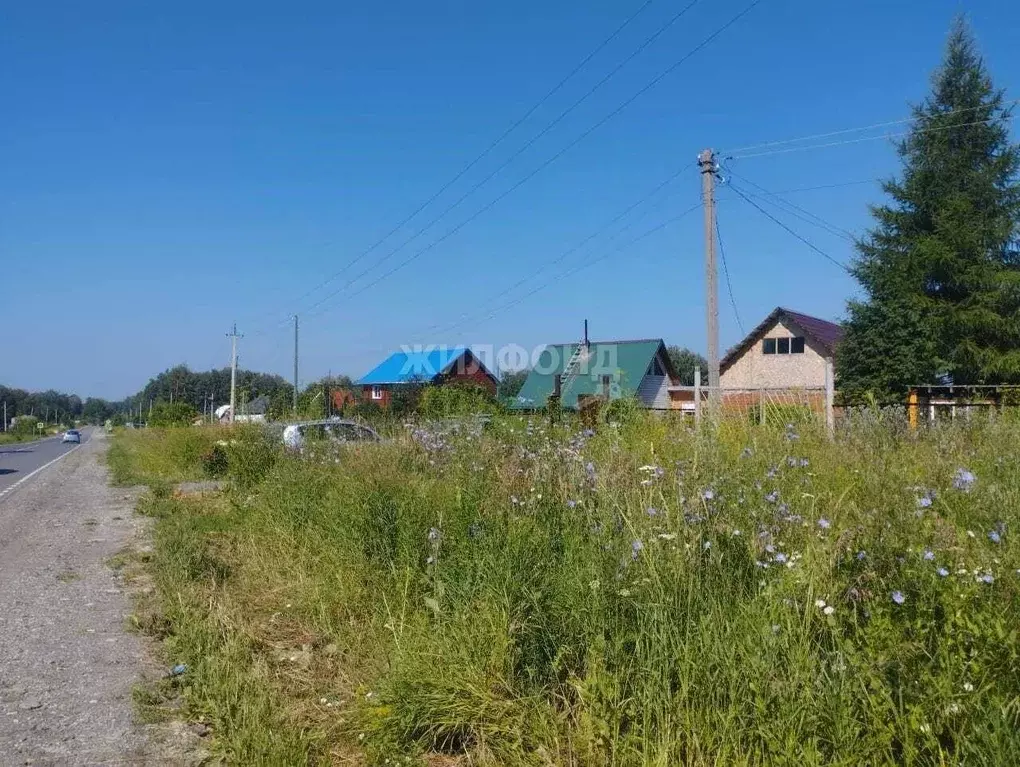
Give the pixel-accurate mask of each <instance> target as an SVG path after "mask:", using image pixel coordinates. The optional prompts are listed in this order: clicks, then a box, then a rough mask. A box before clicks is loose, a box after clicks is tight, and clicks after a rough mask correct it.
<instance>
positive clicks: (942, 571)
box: [935, 567, 949, 578]
mask: <svg viewBox="0 0 1020 767" xmlns="http://www.w3.org/2000/svg"><path fill="white" fill-rule="evenodd" d="M935 572H936V573H937V574H938V576H939V577H940V578H945V577H946V576H948V575H949V571H948V570H947V569H946V568H944V567H940V568H939V569H938V570H936V571H935Z"/></svg>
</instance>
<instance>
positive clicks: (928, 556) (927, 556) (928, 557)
mask: <svg viewBox="0 0 1020 767" xmlns="http://www.w3.org/2000/svg"><path fill="white" fill-rule="evenodd" d="M933 559H935V552H934V551H932V550H931V549H925V550H924V561H925V562H931V561H932V560H933Z"/></svg>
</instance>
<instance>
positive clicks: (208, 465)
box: [202, 442, 228, 478]
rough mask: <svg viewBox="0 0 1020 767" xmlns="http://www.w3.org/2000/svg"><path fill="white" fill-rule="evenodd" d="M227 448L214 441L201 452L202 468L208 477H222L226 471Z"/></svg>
mask: <svg viewBox="0 0 1020 767" xmlns="http://www.w3.org/2000/svg"><path fill="white" fill-rule="evenodd" d="M227 465H228V461H227V450H226V446H225V445H223V444H220V443H218V442H217V443H216V444H215V445H213V446H212V447H211V448H209V449H208V450H206V451H205V452H204V453H202V469H203V471H205V473H206V475H208V476H210V477H214V478H215V477H222V476H223V475H224V474H226V473H227Z"/></svg>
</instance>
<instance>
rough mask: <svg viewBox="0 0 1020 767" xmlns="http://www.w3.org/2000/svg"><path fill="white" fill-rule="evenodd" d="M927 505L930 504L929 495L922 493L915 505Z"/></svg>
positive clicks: (923, 507) (923, 506)
mask: <svg viewBox="0 0 1020 767" xmlns="http://www.w3.org/2000/svg"><path fill="white" fill-rule="evenodd" d="M929 506H931V496H930V495H922V496H921V497H920V498H918V499H917V507H918V508H919V509H927V508H928V507H929Z"/></svg>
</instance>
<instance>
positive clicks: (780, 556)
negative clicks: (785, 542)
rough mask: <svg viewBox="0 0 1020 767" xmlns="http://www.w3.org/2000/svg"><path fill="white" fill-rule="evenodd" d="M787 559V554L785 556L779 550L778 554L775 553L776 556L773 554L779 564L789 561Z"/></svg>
mask: <svg viewBox="0 0 1020 767" xmlns="http://www.w3.org/2000/svg"><path fill="white" fill-rule="evenodd" d="M789 559H790V558H789V557H788V556H786V554H784V553H783V552H781V551H780V552H779V553H778V554H776V556H775V560H776V561H777V562H778V563H779V564H784V563H785V562H787V561H789Z"/></svg>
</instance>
